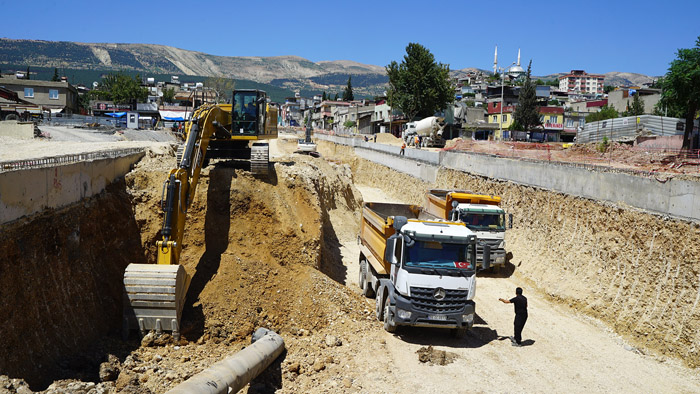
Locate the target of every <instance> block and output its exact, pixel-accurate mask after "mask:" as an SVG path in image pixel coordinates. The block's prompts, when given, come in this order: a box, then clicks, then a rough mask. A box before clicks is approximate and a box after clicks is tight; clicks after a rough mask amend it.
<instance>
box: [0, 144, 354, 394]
mask: <svg viewBox="0 0 700 394" xmlns="http://www.w3.org/2000/svg"><path fill="white" fill-rule="evenodd" d="M172 161H174V159H173V158H171V157H168V156H162V157H148V158H145V159H143V160H142V161H141V162H140V163H138V165H137V166H136V168H135V169H134V170H133V171H132V172H130V173H129V174H127V176H126V177H125V179H124V180H122V181H120V182H117V183H115V184H112V185H111V186H110V187H109V189H108V190H107V191H106V192H104V193H102V194H100V195H99V196H96V197H94V198H91V199H89V200H85V201H83V202H81V203H79V204H75V205H73V206H70V207H66V208H64V209H61V210H57V211H50V212H45V213H43V214H42V215H38V216H34V217H31V218H26V219H24V220H21V221H19V222H16V223H13V224H10V225H7V226H3V228H2V231H1V232H0V273H1V274H0V295H1V296H2V299H3V301H4V302H3V303H2V305H0V319H1V320H2V321H4V322H6V323H5V324H3V325H1V326H0V338H1V340H0V343H1V345H2V349H3V357H0V371H1V372H2V374H4V375H7V376H9V377H10V378H20V379H24V380H25V381H26V382H27V383H28V384H29V387H30V388H31V389H32V390H44V389H46V387H47V386H48V385H49V384H51V383H52V382H54V381H56V380H59V379H76V380H82V381H92V382H100V374H101V369H100V365H101V363H103V362H105V361H108V360H109V359H110V358H109V357H108V355H113V356H116V359H118V360H119V361H118V362H117V364H118V363H119V362H122V361H124V360H125V359H126V358H128V357H129V358H130V359H131V360H132V361H134V360H136V361H137V362H138V359H139V357H140V356H139V355H138V354H135V353H134V351H135V350H137V349H138V348H139V346H140V345H141V344H140V343H139V339H138V338H137V335H136V334H135V333H132V335H131V337H130V339H129V340H128V341H126V342H124V341H122V340H121V339H120V328H121V315H122V309H121V308H122V296H123V294H122V290H123V289H122V275H123V272H124V269H125V267H126V266H127V265H128V264H129V263H130V262H153V261H154V260H155V252H156V250H155V241H156V240H158V239H160V226H161V224H162V219H161V213H160V209H159V204H160V198H161V187H162V181H163V179H164V178H165V176H166V175H167V172H168V170H169V168H170V167H171V164H172V163H171V162H172ZM335 167H337V166H335ZM343 173H345V175H343ZM348 173H349V172H348V171H345V172H343V171H342V169H341V171H338V170H337V168H334V166H333V165H332V164H329V163H327V162H325V161H323V160H321V159H314V158H310V157H306V156H297V157H293V158H289V159H288V160H286V161H280V162H277V163H276V165H275V172H274V174H273V175H272V176H270V177H269V178H267V179H256V178H254V177H252V176H251V175H250V174H249V173H248V172H247V171H244V170H242V169H240V168H236V166H234V165H232V164H231V163H227V162H217V163H214V164H212V165H210V166H209V167H207V168H206V169H204V170H203V171H202V177H201V179H200V183H199V187H198V189H197V193H196V196H195V201H194V203H193V205H192V207H191V208H190V210H189V212H188V217H189V219H188V222H187V228H186V235H185V239H184V242H183V244H184V249H183V253H182V261H181V262H182V264H183V265H184V266H185V268H186V270H187V271H188V272H189V273H190V274H191V275H192V276H193V279H192V284H191V286H190V289H189V291H188V297H187V302H186V305H185V308H184V312H183V325H182V327H181V330H182V334H183V337H184V339H183V340H182V341H181V343H180V345H183V346H184V345H185V344H188V343H190V344H194V343H197V344H204V345H206V344H211V345H212V346H224V347H226V350H229V351H230V347H231V346H232V347H234V348H235V347H236V346H239V347H240V346H242V344H244V343H245V341H248V340H249V338H250V335H251V333H252V331H253V330H254V329H255V328H256V327H260V326H262V327H268V328H271V329H274V330H276V331H278V332H288V331H290V330H291V331H294V332H296V331H298V330H299V329H300V328H304V329H306V330H314V329H320V328H323V327H325V326H326V325H327V324H328V319H325V318H324V317H325V316H328V315H330V314H335V313H336V312H337V311H338V308H339V307H338V305H337V304H338V299H339V298H340V299H342V302H340V304H342V306H341V307H340V308H341V309H342V311H343V313H346V314H347V315H348V316H352V315H353V314H354V313H356V312H354V311H353V310H357V309H359V307H358V306H357V305H354V303H356V302H358V301H357V297H355V296H354V295H352V292H351V291H350V290H348V289H347V288H345V287H344V286H342V285H341V284H340V283H341V282H342V281H344V280H345V275H346V272H345V267H344V266H343V264H342V261H341V257H340V252H339V247H340V243H339V241H338V237H337V234H336V230H335V229H334V228H333V226H332V225H331V223H330V219H329V215H328V213H329V212H330V211H331V210H336V211H342V212H343V213H342V214H343V215H346V216H347V217H348V222H350V223H353V225H351V226H350V227H352V228H347V229H343V230H340V231H351V232H354V231H355V226H356V223H357V219H358V217H357V215H356V212H358V211H359V207H360V200H359V197H358V196H359V193H358V192H357V191H356V189H354V187H353V186H352V181H351V179H350V178H349V177H348V176H347V175H348ZM327 278H331V279H333V281H331V283H328V282H327V281H326V279H327ZM321 285H322V286H323V290H321V291H320V292H319V286H321ZM331 288H332V289H333V291H332V293H333V294H334V296H333V297H329V298H333V299H327V300H321V302H319V298H320V297H319V295H320V294H322V293H324V292H326V291H328V289H331ZM302 331H303V330H302ZM171 342H172V341H171ZM204 345H203V346H204ZM137 353H138V352H137ZM211 353H214V352H211ZM130 354H131V356H129V355H130ZM193 361H194V360H193ZM210 361H211V360H202V364H203V365H207V363H209V362H210ZM192 364H195V363H192ZM194 367H195V368H196V367H197V366H196V365H195V366H194ZM122 369H123V368H122ZM136 369H137V370H138V368H136ZM122 375H124V374H122ZM126 375H128V373H126ZM185 375H189V373H187V374H185ZM185 377H186V376H185ZM120 379H121V378H120ZM183 379H184V377H182V378H178V380H183ZM123 380H124V382H117V389H118V390H119V391H127V392H128V391H129V390H131V391H132V392H148V391H149V390H150V389H153V388H152V387H151V388H149V386H148V385H146V384H143V382H139V381H138V379H136V380H134V379H130V378H129V376H127V377H126V378H125V379H123ZM170 380H172V379H170ZM151 383H153V381H152V382H151ZM168 383H170V382H168ZM140 384H141V385H140ZM171 384H172V383H171ZM120 386H121V387H120ZM111 387H113V386H111ZM155 387H158V386H157V385H156V386H155ZM161 388H162V386H161ZM156 391H158V390H156Z"/></svg>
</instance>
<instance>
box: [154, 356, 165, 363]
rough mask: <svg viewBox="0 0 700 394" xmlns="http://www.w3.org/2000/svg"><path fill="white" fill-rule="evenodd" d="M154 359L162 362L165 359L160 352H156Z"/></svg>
mask: <svg viewBox="0 0 700 394" xmlns="http://www.w3.org/2000/svg"><path fill="white" fill-rule="evenodd" d="M153 360H154V361H155V362H160V361H162V360H163V356H161V355H160V354H156V355H155V356H153Z"/></svg>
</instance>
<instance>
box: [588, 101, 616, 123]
mask: <svg viewBox="0 0 700 394" xmlns="http://www.w3.org/2000/svg"><path fill="white" fill-rule="evenodd" d="M618 116H620V115H619V114H618V113H617V110H615V108H613V107H608V106H607V105H604V106H602V107H601V108H600V111H599V112H595V113H592V114H590V115H588V116H586V123H590V122H597V121H599V120H606V119H615V118H617V117H618Z"/></svg>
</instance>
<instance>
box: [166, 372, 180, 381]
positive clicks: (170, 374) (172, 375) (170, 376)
mask: <svg viewBox="0 0 700 394" xmlns="http://www.w3.org/2000/svg"><path fill="white" fill-rule="evenodd" d="M178 378H179V376H178V374H177V373H176V372H168V373H167V374H166V375H165V379H166V380H175V379H178Z"/></svg>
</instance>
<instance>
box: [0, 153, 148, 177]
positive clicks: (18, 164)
mask: <svg viewBox="0 0 700 394" xmlns="http://www.w3.org/2000/svg"><path fill="white" fill-rule="evenodd" d="M142 151H143V148H125V149H114V150H106V151H98V152H89V153H78V154H72V155H62V156H53V157H42V158H38V159H28V160H12V161H3V162H0V172H6V171H15V170H27V169H34V168H46V167H55V166H57V165H63V164H70V163H77V162H81V161H91V160H98V159H109V158H116V157H122V156H128V155H131V154H134V153H140V152H142Z"/></svg>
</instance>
